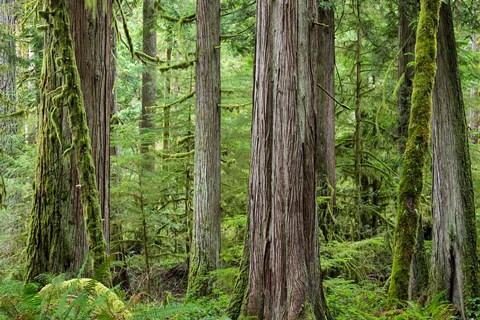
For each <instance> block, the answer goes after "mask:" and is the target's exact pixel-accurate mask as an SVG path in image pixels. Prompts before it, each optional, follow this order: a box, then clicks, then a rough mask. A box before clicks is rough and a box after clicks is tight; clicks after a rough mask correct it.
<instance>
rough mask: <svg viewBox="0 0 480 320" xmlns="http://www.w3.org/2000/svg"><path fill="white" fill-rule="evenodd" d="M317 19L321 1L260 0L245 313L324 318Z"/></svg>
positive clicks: (318, 33)
mask: <svg viewBox="0 0 480 320" xmlns="http://www.w3.org/2000/svg"><path fill="white" fill-rule="evenodd" d="M315 21H318V7H317V3H316V1H307V0H305V1H290V0H285V1H278V2H271V1H267V0H261V1H258V2H257V41H256V43H257V44H256V58H255V66H256V67H255V80H254V90H255V93H254V107H253V108H254V109H253V128H252V161H251V176H250V191H249V194H250V200H249V226H248V230H249V236H248V237H247V239H248V240H249V241H250V258H249V261H250V267H249V279H248V284H247V292H246V295H245V301H244V307H243V312H242V315H243V316H245V317H258V319H275V320H277V319H326V318H327V310H326V306H325V300H324V297H323V289H322V281H321V275H320V261H319V250H318V249H319V244H318V231H317V230H318V229H317V226H318V217H317V213H316V192H315V189H316V181H315V164H316V158H315V153H316V150H317V128H316V124H317V121H316V118H317V117H318V116H319V115H318V114H317V109H316V108H317V105H318V103H319V93H318V90H319V89H318V88H317V84H318V79H319V72H320V70H319V68H318V66H319V63H320V61H319V56H318V52H319V48H320V47H319V39H320V27H319V26H318V25H317V24H315V23H314V22H315Z"/></svg>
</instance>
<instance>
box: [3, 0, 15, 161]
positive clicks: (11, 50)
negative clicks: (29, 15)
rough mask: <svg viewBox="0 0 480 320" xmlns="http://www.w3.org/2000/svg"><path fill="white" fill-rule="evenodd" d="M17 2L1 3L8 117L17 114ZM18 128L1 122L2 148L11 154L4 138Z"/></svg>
mask: <svg viewBox="0 0 480 320" xmlns="http://www.w3.org/2000/svg"><path fill="white" fill-rule="evenodd" d="M14 6H15V1H14V0H1V1H0V27H1V28H2V30H3V31H2V32H3V33H4V35H5V38H4V39H2V41H4V42H3V44H2V46H3V48H2V50H1V51H0V65H1V66H2V70H1V72H0V115H8V114H11V113H13V112H15V97H16V93H15V91H16V90H15V56H16V52H15V41H14V36H15V34H14V32H15V8H14ZM16 132H17V126H16V121H15V120H1V121H0V148H1V149H2V150H4V151H7V152H9V151H10V150H9V149H10V147H9V145H10V144H9V143H8V139H5V138H4V137H5V136H7V135H11V134H15V133H16Z"/></svg>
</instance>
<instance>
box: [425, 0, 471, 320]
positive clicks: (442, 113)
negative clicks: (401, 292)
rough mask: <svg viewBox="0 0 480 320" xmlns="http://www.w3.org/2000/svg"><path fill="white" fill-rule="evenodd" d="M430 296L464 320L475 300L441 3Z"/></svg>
mask: <svg viewBox="0 0 480 320" xmlns="http://www.w3.org/2000/svg"><path fill="white" fill-rule="evenodd" d="M432 117H433V121H432V147H433V196H432V203H433V241H432V270H431V271H432V279H431V287H432V293H433V294H435V293H438V292H442V291H445V298H446V299H448V300H449V301H451V302H452V303H453V305H454V306H455V307H456V308H457V310H458V311H459V312H460V313H461V315H462V318H463V319H466V318H467V316H466V304H467V302H468V300H469V299H470V298H474V297H477V296H478V278H477V273H478V260H477V254H476V238H477V235H476V229H475V202H474V194H473V184H472V174H471V166H470V153H469V147H468V138H467V125H466V116H465V108H464V104H463V96H462V87H461V83H460V75H459V73H458V63H457V51H456V47H455V35H454V29H453V20H452V13H451V9H450V6H449V5H446V4H442V8H441V11H440V25H439V29H438V53H437V75H436V80H435V89H434V97H433V116H432Z"/></svg>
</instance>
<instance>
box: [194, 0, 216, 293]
mask: <svg viewBox="0 0 480 320" xmlns="http://www.w3.org/2000/svg"><path fill="white" fill-rule="evenodd" d="M196 17H197V64H196V91H197V109H196V110H197V112H196V124H195V160H194V161H195V163H194V196H193V201H194V220H193V237H192V247H191V249H192V250H191V252H190V266H189V267H190V270H189V274H188V295H189V297H192V298H193V297H200V296H205V295H208V294H209V293H210V292H211V289H212V288H211V285H212V281H211V279H210V276H209V272H211V271H213V270H215V269H217V268H218V267H219V265H220V220H221V213H220V106H219V105H220V0H197V14H196Z"/></svg>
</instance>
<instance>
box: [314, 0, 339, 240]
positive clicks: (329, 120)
mask: <svg viewBox="0 0 480 320" xmlns="http://www.w3.org/2000/svg"><path fill="white" fill-rule="evenodd" d="M322 4H323V5H331V4H332V3H331V2H330V1H322V2H321V5H322ZM334 15H335V14H334V11H333V9H332V8H323V7H320V14H319V22H320V23H321V24H323V25H322V26H321V27H320V29H321V31H320V43H321V44H322V46H321V48H320V50H319V55H320V57H319V60H320V69H321V70H323V72H320V76H319V80H318V82H319V85H320V86H321V88H322V89H323V90H320V92H319V99H320V100H319V104H318V111H317V112H318V123H317V130H318V133H317V135H318V137H317V139H318V142H319V143H318V151H317V177H316V178H317V185H318V187H319V189H320V190H319V195H320V196H322V197H325V198H324V199H325V200H324V201H323V202H322V203H319V215H320V226H321V230H322V233H323V236H324V237H325V239H326V240H327V241H328V239H329V234H330V232H331V229H333V215H334V210H335V203H336V176H335V101H334V100H333V98H332V97H334V96H335V82H334V68H335V18H334ZM324 90H325V91H326V92H325V91H324ZM327 92H328V94H327Z"/></svg>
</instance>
